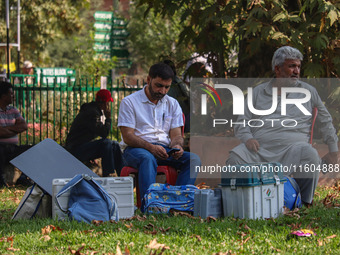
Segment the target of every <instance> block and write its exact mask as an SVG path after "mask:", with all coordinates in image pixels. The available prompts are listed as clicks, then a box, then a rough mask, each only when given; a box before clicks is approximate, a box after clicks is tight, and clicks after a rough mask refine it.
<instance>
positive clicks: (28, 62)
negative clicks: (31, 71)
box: [24, 60, 33, 68]
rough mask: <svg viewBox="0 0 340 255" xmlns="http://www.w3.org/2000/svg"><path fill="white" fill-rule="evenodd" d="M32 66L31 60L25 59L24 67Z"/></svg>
mask: <svg viewBox="0 0 340 255" xmlns="http://www.w3.org/2000/svg"><path fill="white" fill-rule="evenodd" d="M32 67H33V64H32V62H31V61H28V60H26V61H25V62H24V68H32Z"/></svg>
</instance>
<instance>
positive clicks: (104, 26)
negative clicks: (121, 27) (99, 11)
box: [93, 22, 112, 31]
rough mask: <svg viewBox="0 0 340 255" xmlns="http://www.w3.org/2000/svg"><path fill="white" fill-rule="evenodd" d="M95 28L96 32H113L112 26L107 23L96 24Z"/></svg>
mask: <svg viewBox="0 0 340 255" xmlns="http://www.w3.org/2000/svg"><path fill="white" fill-rule="evenodd" d="M93 26H94V28H95V29H96V31H111V29H112V25H111V24H110V23H105V22H96V23H94V25H93Z"/></svg>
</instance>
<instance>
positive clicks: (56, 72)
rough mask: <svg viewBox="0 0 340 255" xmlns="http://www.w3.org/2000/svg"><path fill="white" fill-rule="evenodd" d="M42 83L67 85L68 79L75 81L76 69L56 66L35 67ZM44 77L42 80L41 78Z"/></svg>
mask: <svg viewBox="0 0 340 255" xmlns="http://www.w3.org/2000/svg"><path fill="white" fill-rule="evenodd" d="M34 70H35V72H36V74H37V76H38V83H39V84H40V85H45V86H46V85H49V86H51V85H53V84H54V83H56V84H57V85H61V86H66V85H67V82H68V80H70V82H71V83H74V82H75V80H76V71H75V70H74V69H70V68H63V67H55V68H39V67H37V68H35V69H34ZM41 77H42V80H41Z"/></svg>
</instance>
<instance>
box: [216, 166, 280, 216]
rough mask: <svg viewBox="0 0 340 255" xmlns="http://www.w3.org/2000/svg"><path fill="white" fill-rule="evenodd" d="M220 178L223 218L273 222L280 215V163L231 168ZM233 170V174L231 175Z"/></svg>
mask: <svg viewBox="0 0 340 255" xmlns="http://www.w3.org/2000/svg"><path fill="white" fill-rule="evenodd" d="M233 167H234V168H235V169H236V170H235V169H233V171H232V173H228V174H223V175H222V183H221V189H222V204H223V213H224V216H226V217H227V216H234V217H236V218H249V219H258V218H262V219H266V218H276V217H278V216H279V215H280V214H282V213H283V205H284V190H283V187H284V182H285V179H284V178H283V172H282V166H281V164H280V163H256V164H245V165H235V166H233ZM234 170H235V171H234Z"/></svg>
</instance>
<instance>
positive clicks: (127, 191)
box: [52, 177, 134, 220]
mask: <svg viewBox="0 0 340 255" xmlns="http://www.w3.org/2000/svg"><path fill="white" fill-rule="evenodd" d="M71 179H72V178H63V179H53V182H52V190H53V195H52V217H53V218H58V219H60V220H63V219H65V218H67V217H68V216H67V214H65V213H63V212H62V211H61V210H60V209H59V207H58V205H57V204H56V201H55V196H56V195H57V194H58V192H59V191H60V190H61V189H62V188H63V187H64V185H65V184H66V183H68V182H69V181H70V180H71ZM93 179H94V180H95V181H97V182H98V183H99V184H100V185H101V186H102V187H103V188H104V189H105V190H106V191H107V193H108V194H109V195H110V196H111V197H113V198H114V199H115V200H116V202H117V205H118V213H119V219H122V218H130V217H132V216H133V215H134V203H133V178H132V177H98V178H93ZM69 195H70V192H66V193H65V194H63V195H62V196H60V198H59V201H60V204H61V206H62V207H63V208H67V205H68V199H69Z"/></svg>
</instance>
